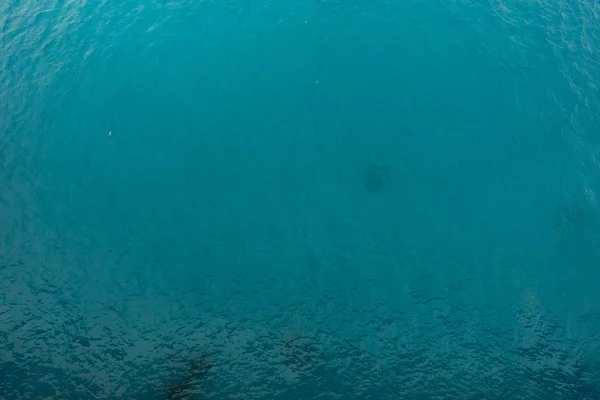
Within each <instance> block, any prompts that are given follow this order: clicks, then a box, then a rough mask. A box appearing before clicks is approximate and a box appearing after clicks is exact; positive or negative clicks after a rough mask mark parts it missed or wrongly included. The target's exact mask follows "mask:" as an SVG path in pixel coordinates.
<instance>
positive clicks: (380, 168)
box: [362, 164, 391, 194]
mask: <svg viewBox="0 0 600 400" xmlns="http://www.w3.org/2000/svg"><path fill="white" fill-rule="evenodd" d="M362 178H363V186H364V188H365V189H366V190H367V192H369V193H373V194H378V193H382V192H384V191H385V190H386V189H387V188H388V187H389V185H390V178H391V173H390V169H389V167H388V166H387V165H376V164H369V165H368V166H367V168H366V169H365V170H364V171H363V177H362Z"/></svg>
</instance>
